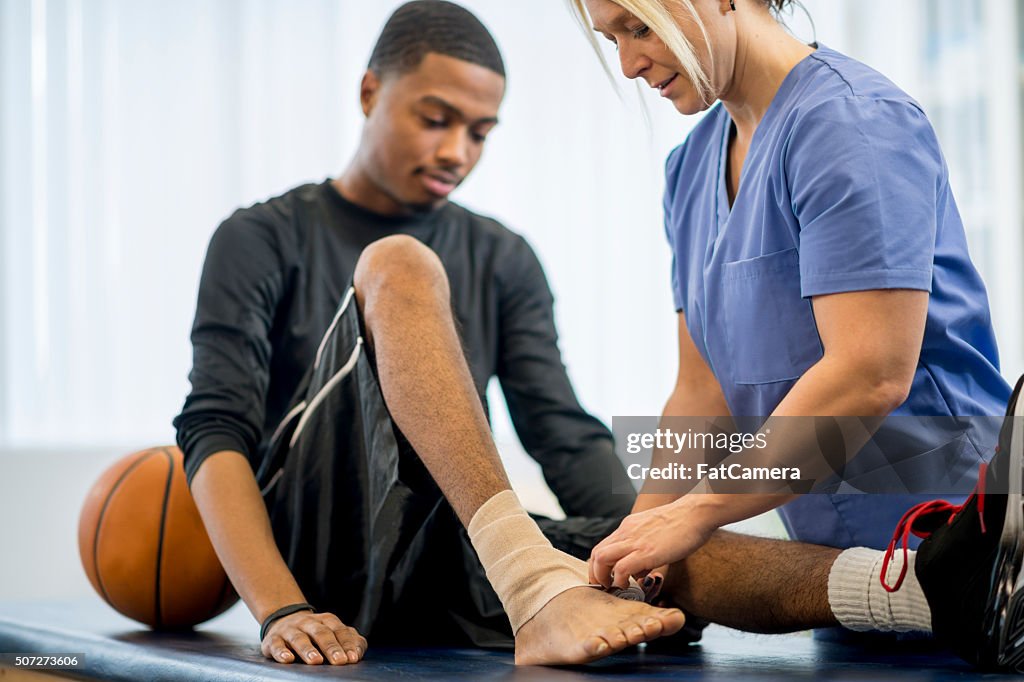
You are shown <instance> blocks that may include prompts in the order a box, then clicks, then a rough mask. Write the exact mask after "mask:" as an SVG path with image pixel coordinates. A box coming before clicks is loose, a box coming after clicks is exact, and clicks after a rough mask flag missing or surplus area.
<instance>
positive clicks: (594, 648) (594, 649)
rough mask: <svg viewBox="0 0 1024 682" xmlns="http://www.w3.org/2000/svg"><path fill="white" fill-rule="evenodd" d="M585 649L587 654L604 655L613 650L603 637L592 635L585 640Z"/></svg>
mask: <svg viewBox="0 0 1024 682" xmlns="http://www.w3.org/2000/svg"><path fill="white" fill-rule="evenodd" d="M583 651H584V652H586V654H587V656H604V655H606V654H608V653H610V652H611V647H610V646H609V645H608V642H606V641H605V640H604V639H603V638H601V637H590V638H588V639H587V640H586V641H585V642H583Z"/></svg>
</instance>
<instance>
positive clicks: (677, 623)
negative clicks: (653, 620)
mask: <svg viewBox="0 0 1024 682" xmlns="http://www.w3.org/2000/svg"><path fill="white" fill-rule="evenodd" d="M659 617H660V619H661V627H662V632H661V634H662V636H665V635H671V634H674V633H676V632H679V630H680V629H682V627H683V625H684V624H685V623H686V616H684V615H683V612H682V611H680V610H679V609H661V613H660V614H659Z"/></svg>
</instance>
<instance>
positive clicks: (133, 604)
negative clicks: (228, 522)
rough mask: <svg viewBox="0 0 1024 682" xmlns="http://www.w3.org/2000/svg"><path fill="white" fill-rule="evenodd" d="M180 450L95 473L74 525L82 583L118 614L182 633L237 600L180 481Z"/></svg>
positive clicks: (130, 459)
mask: <svg viewBox="0 0 1024 682" xmlns="http://www.w3.org/2000/svg"><path fill="white" fill-rule="evenodd" d="M182 462H183V460H182V456H181V451H180V450H179V449H178V448H176V447H160V448H149V449H148V450H141V451H139V452H135V453H132V454H130V455H128V456H127V457H124V458H122V459H120V460H119V461H117V462H116V463H115V464H114V465H113V466H111V467H110V468H109V469H107V470H106V471H105V472H103V475H102V476H100V478H99V480H98V481H96V484H95V485H93V487H92V489H91V490H90V491H89V495H88V496H87V497H86V499H85V504H84V505H83V507H82V515H81V517H80V518H79V521H78V550H79V552H80V554H81V556H82V566H84V567H85V572H86V574H87V575H88V576H89V582H91V583H92V586H93V587H94V588H96V591H97V592H98V593H99V594H100V596H101V597H103V599H104V600H105V601H106V602H107V603H108V604H110V605H111V606H112V607H114V609H116V610H117V611H119V612H120V613H122V614H124V615H126V616H128V617H129V618H132V619H134V620H137V621H139V622H140V623H145V624H146V625H149V626H150V627H153V628H156V629H178V628H187V627H190V626H192V625H196V624H198V623H202V622H203V621H205V620H209V619H210V618H213V617H214V616H216V615H217V614H219V613H223V612H224V611H225V610H227V608H228V607H229V606H231V605H232V604H234V603H235V602H236V601H237V600H238V596H237V595H236V594H235V591H234V590H233V589H232V588H231V583H230V582H229V581H228V577H227V575H226V574H225V573H224V569H223V568H222V567H221V565H220V561H218V560H217V555H216V554H215V553H214V551H213V545H211V544H210V538H209V537H208V536H207V534H206V528H205V527H204V526H203V521H202V519H201V518H200V517H199V510H198V509H196V505H195V502H193V501H192V495H191V494H190V493H189V490H188V485H187V484H186V482H185V469H184V467H183V464H182Z"/></svg>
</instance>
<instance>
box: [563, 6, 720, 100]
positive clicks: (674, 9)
mask: <svg viewBox="0 0 1024 682" xmlns="http://www.w3.org/2000/svg"><path fill="white" fill-rule="evenodd" d="M569 1H570V4H571V7H572V10H573V13H574V14H575V16H576V19H577V20H578V21H579V22H580V25H581V26H582V27H583V29H584V31H585V32H586V35H587V39H588V40H589V41H590V44H591V46H592V47H593V48H594V50H595V51H596V52H597V55H598V58H600V60H601V64H602V66H604V70H605V71H606V72H607V73H608V74H609V75H611V69H610V68H609V66H608V62H607V61H606V60H605V58H604V55H602V54H601V50H600V45H599V44H598V42H597V37H596V36H595V35H594V32H593V31H591V30H590V29H591V26H590V17H589V15H588V14H587V10H586V7H585V6H584V5H583V0H569ZM612 2H614V3H615V4H616V5H618V6H619V7H621V8H622V9H624V10H626V11H627V12H629V13H630V14H632V15H633V16H634V17H636V18H637V19H638V20H640V21H641V22H643V23H644V25H646V26H647V27H648V28H649V29H651V31H653V32H654V35H656V36H657V37H658V38H659V39H660V40H661V41H662V42H663V43H665V47H667V48H668V49H669V51H671V52H672V54H673V55H675V57H676V59H678V60H679V64H680V65H681V66H682V67H683V71H684V72H685V73H686V76H687V77H688V78H689V79H690V82H691V83H693V85H694V87H696V88H697V92H698V93H700V95H701V97H702V98H703V99H704V101H705V102H708V103H710V102H711V101H713V100H714V89H713V87H712V85H711V77H710V76H709V75H708V73H707V72H705V71H704V68H703V67H702V66H701V64H700V59H699V58H698V57H697V51H696V50H694V48H693V45H691V44H690V41H688V40H687V39H686V36H685V35H683V31H682V29H681V28H679V22H680V21H687V20H689V21H693V22H694V23H696V25H697V27H698V28H700V32H701V35H702V36H704V44H705V45H706V46H707V47H708V54H709V55H710V54H711V41H710V38H709V37H708V32H707V29H706V28H705V27H704V22H702V21H701V20H700V17H699V16H698V15H697V11H696V10H695V9H694V7H693V3H692V2H691V0H612Z"/></svg>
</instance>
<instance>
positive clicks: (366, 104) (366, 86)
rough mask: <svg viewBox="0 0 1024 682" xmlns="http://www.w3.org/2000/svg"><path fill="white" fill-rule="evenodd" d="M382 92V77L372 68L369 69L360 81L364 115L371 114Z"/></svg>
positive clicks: (360, 98)
mask: <svg viewBox="0 0 1024 682" xmlns="http://www.w3.org/2000/svg"><path fill="white" fill-rule="evenodd" d="M379 93H380V77H379V76H377V74H376V73H375V72H374V71H373V70H372V69H367V70H366V73H364V74H363V80H362V82H360V83H359V104H360V105H361V106H362V107H363V115H364V116H369V115H370V112H371V111H373V107H374V105H376V103H377V95H378V94H379Z"/></svg>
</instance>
